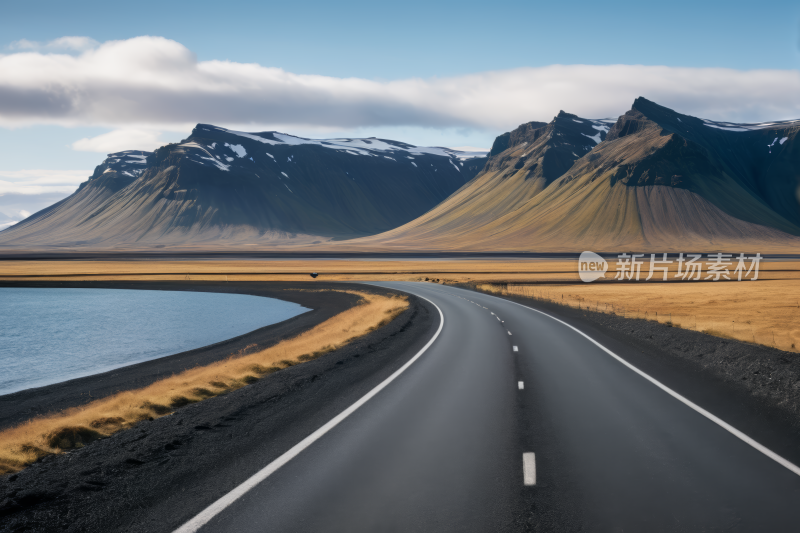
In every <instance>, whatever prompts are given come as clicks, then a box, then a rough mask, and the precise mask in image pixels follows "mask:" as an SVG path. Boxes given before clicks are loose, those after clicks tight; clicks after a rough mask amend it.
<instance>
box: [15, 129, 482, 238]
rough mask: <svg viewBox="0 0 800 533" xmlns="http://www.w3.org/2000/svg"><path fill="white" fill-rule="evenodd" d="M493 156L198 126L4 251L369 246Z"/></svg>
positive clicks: (32, 225) (123, 160) (34, 219)
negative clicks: (365, 242)
mask: <svg viewBox="0 0 800 533" xmlns="http://www.w3.org/2000/svg"><path fill="white" fill-rule="evenodd" d="M485 155H486V154H485V152H462V151H458V150H451V149H448V148H425V147H418V146H413V145H410V144H406V143H402V142H397V141H391V140H385V139H376V138H370V139H328V140H311V139H304V138H301V137H294V136H291V135H287V134H283V133H278V132H263V133H244V132H237V131H232V130H227V129H224V128H219V127H215V126H211V125H207V124H198V125H197V126H196V127H195V128H194V130H193V131H192V134H191V136H189V137H188V138H187V139H185V140H183V141H181V142H180V143H177V144H170V145H167V146H163V147H161V148H159V149H158V150H156V151H155V152H142V151H126V152H119V153H115V154H110V155H109V156H108V158H107V159H106V160H105V161H103V163H102V164H100V165H99V166H98V167H97V168H96V169H95V172H94V174H93V175H92V176H91V177H90V178H89V180H88V181H86V182H84V183H83V184H81V186H80V188H79V189H78V190H77V191H76V192H75V193H74V194H73V195H71V196H69V197H68V198H66V199H64V200H62V201H61V202H58V203H56V204H54V205H52V206H50V207H48V208H47V209H44V210H42V211H40V212H38V213H35V214H34V215H32V216H30V217H29V218H27V219H25V220H24V221H22V222H20V223H19V224H16V225H15V226H12V227H10V228H8V229H6V230H4V231H2V232H0V246H4V247H6V248H8V247H13V248H40V247H76V246H78V247H89V248H109V247H116V248H130V247H138V248H148V247H165V246H170V247H174V246H184V247H186V246H189V247H192V246H223V247H236V246H245V245H252V244H275V243H284V244H286V243H314V242H320V241H327V240H331V239H345V238H352V237H359V236H364V235H370V234H375V233H379V232H382V231H387V230H390V229H392V228H395V227H397V226H399V225H402V224H404V223H406V222H408V221H410V220H413V219H414V218H416V217H418V216H420V215H422V214H423V213H425V212H426V211H428V210H429V209H431V208H433V207H434V206H436V205H437V204H438V203H440V202H441V201H442V200H444V199H445V198H447V197H448V196H449V195H450V194H451V193H453V192H454V191H455V190H457V189H458V188H459V187H461V186H462V185H464V184H465V183H467V182H468V181H469V180H470V179H471V178H472V177H474V176H475V175H476V174H477V173H478V172H479V171H480V170H481V168H483V165H484V163H485V162H486V157H485Z"/></svg>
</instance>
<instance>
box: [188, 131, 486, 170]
mask: <svg viewBox="0 0 800 533" xmlns="http://www.w3.org/2000/svg"><path fill="white" fill-rule="evenodd" d="M212 127H213V128H215V129H217V130H219V131H223V132H227V133H230V134H232V135H237V136H239V137H244V138H246V139H251V140H254V141H258V142H261V143H264V144H269V145H290V146H298V145H306V144H307V145H314V146H321V147H323V148H329V149H332V150H343V151H347V152H349V153H353V154H354V155H356V154H357V155H368V156H375V155H378V154H377V153H375V152H378V153H380V152H406V153H407V154H414V155H435V156H441V157H448V158H456V159H459V160H462V161H464V160H467V159H473V158H476V157H485V156H486V154H487V153H488V152H487V151H461V150H453V149H451V148H443V147H438V146H431V147H425V146H414V145H411V144H406V143H403V142H398V141H388V140H385V139H377V138H374V137H371V138H368V139H306V138H303V137H295V136H294V135H288V134H286V133H278V132H268V133H264V134H262V135H269V136H270V138H268V137H262V136H261V135H256V134H253V133H246V132H242V131H235V130H228V129H225V128H220V127H217V126H212ZM203 129H205V130H207V131H212V130H210V129H209V128H207V127H204V128H203ZM381 155H382V154H381Z"/></svg>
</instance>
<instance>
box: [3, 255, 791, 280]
mask: <svg viewBox="0 0 800 533" xmlns="http://www.w3.org/2000/svg"><path fill="white" fill-rule="evenodd" d="M615 269H616V265H615V263H613V262H612V263H610V264H609V272H608V273H607V274H606V279H605V280H600V281H599V282H597V283H616V282H614V281H612V280H613V277H614V271H615ZM675 270H676V267H675V266H674V265H673V266H672V267H671V272H672V273H673V274H674V272H675ZM311 272H317V273H318V274H319V277H318V278H316V279H317V280H318V281H331V280H341V281H351V280H365V279H369V280H393V281H425V280H426V278H427V280H439V281H442V282H451V283H463V282H476V281H485V282H492V281H494V282H531V283H579V282H580V279H579V278H578V274H577V261H574V260H573V261H565V260H545V259H503V260H500V259H497V260H471V259H464V260H435V259H432V260H387V261H376V260H331V259H321V260H307V259H304V260H272V261H256V260H223V261H201V260H196V261H0V280H9V281H12V280H21V281H35V280H62V281H66V280H73V281H86V280H131V281H135V280H192V281H203V280H207V281H212V280H213V281H226V280H227V281H313V280H312V278H311V277H310V275H309V274H310V273H311ZM646 275H647V272H646V270H645V272H644V275H643V276H642V279H644V277H646ZM670 279H673V276H670ZM759 279H761V280H767V279H782V280H791V279H796V280H800V262H796V261H774V262H769V263H762V265H761V271H760V273H759Z"/></svg>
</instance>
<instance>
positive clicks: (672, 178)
mask: <svg viewBox="0 0 800 533" xmlns="http://www.w3.org/2000/svg"><path fill="white" fill-rule="evenodd" d="M560 117H561V119H563V118H570V119H572V120H578V121H580V120H583V121H586V120H587V119H581V118H580V117H574V115H569V114H567V113H564V112H562V113H561V114H559V116H558V117H556V118H554V119H553V121H551V123H549V124H548V126H547V128H550V131H549V132H548V133H547V134H546V133H545V130H544V128H538V129H536V130H535V131H537V132H538V134H539V135H542V136H545V137H547V136H548V135H549V142H551V144H553V145H558V143H559V141H562V142H563V146H562V147H561V148H562V149H561V151H560V152H559V151H556V150H555V149H553V147H552V146H551V147H542V146H539V149H541V150H542V151H543V152H544V153H543V154H539V153H538V152H536V153H534V154H533V155H532V156H531V154H526V153H524V152H525V147H524V146H523V145H517V146H514V145H513V143H511V142H510V135H509V137H508V141H509V142H508V144H507V146H508V147H507V148H506V149H505V150H503V151H502V152H500V153H494V154H493V155H491V156H490V158H489V160H488V162H487V164H486V167H485V169H484V171H483V172H481V173H479V174H478V175H477V176H476V177H475V178H473V180H472V181H471V182H470V183H469V184H467V185H465V186H463V187H462V188H461V189H459V191H457V192H456V193H454V194H453V195H452V196H451V197H450V198H448V199H447V200H445V201H444V202H443V203H442V204H440V205H439V206H437V207H436V208H435V209H433V210H431V211H430V212H428V213H426V214H425V215H423V216H422V217H420V218H419V219H416V220H414V221H412V222H409V223H408V224H405V225H404V226H401V227H399V228H396V229H394V230H391V231H389V232H386V233H384V234H380V235H375V236H371V237H366V238H361V239H357V240H354V241H351V243H350V245H351V246H352V247H353V248H354V249H356V248H360V247H373V248H376V249H378V248H379V249H381V250H400V249H412V248H413V249H417V250H450V251H453V250H472V251H482V250H495V251H499V250H505V251H553V252H556V251H576V250H582V249H592V250H596V251H615V250H620V249H622V250H633V249H635V250H637V251H643V250H652V251H685V250H686V249H687V247H690V248H693V249H710V250H717V249H726V250H727V249H734V248H736V247H737V246H746V247H757V246H770V247H774V248H776V249H781V250H787V249H797V247H798V246H800V239H798V235H800V199H798V196H797V195H796V191H797V187H798V185H800V165H799V164H800V143H797V142H796V137H797V131H798V129H800V122H798V121H786V122H781V123H765V124H761V125H757V124H751V125H735V124H733V125H732V124H730V123H714V122H711V121H705V120H702V119H697V118H694V117H690V116H688V115H682V114H680V113H676V112H675V111H672V110H670V109H668V108H665V107H663V106H659V105H658V104H655V103H654V102H650V101H649V100H646V99H644V98H638V99H637V100H636V101H635V102H634V104H633V106H632V107H631V110H630V111H628V112H627V113H625V114H624V115H622V116H620V117H619V118H618V119H617V120H616V121H615V122H614V123H613V125H612V126H611V127H609V128H608V132H607V134H606V135H605V136H604V138H603V139H602V142H599V143H598V144H597V145H596V146H594V147H592V148H591V149H590V150H584V151H580V150H578V151H574V152H572V156H571V157H570V158H567V159H566V160H565V161H564V162H563V164H562V165H561V166H560V168H557V167H553V168H556V170H555V171H554V172H553V173H552V174H551V175H549V176H545V175H544V173H540V175H539V176H537V175H535V174H531V171H532V170H533V171H534V172H536V170H537V169H536V167H535V164H536V163H537V162H543V161H544V159H543V158H544V156H546V155H547V152H550V151H551V150H552V152H551V154H552V155H554V156H555V155H557V154H559V153H561V154H563V153H564V149H563V148H564V147H570V149H571V147H573V146H575V145H576V144H578V145H579V144H580V139H581V138H577V140H578V142H577V143H576V138H575V137H570V136H569V135H567V134H566V132H562V131H557V130H558V128H559V127H560V126H562V125H563V120H562V121H561V122H559V120H560ZM602 124H608V122H603V123H602ZM726 124H727V126H726ZM598 127H599V126H598ZM525 130H528V128H525ZM554 133H555V134H556V135H554ZM584 135H585V134H584ZM545 148H546V149H545ZM556 148H557V147H556ZM730 154H734V155H730ZM526 156H527V159H526ZM576 156H580V157H576ZM537 158H538V159H537ZM573 158H574V159H573ZM534 159H535V161H534ZM551 159H552V160H553V161H558V158H557V157H551ZM570 159H572V162H571V165H570V166H569V167H568V168H566V169H565V170H564V171H563V173H561V174H560V175H557V174H559V172H561V169H564V167H566V165H567V163H569V160H570ZM522 172H525V175H521V174H520V173H522ZM554 175H557V177H555V178H554V179H552V178H553V177H554ZM509 180H510V181H513V182H514V183H515V187H513V188H512V187H509V186H508V182H509ZM537 180H538V181H537ZM509 196H513V198H514V201H509V200H508V198H509ZM487 206H490V207H487ZM481 209H483V212H484V213H485V214H486V216H483V217H481ZM476 210H477V212H478V218H477V220H476V221H474V222H473V220H471V219H472V218H473V216H474V215H473V212H474V211H476Z"/></svg>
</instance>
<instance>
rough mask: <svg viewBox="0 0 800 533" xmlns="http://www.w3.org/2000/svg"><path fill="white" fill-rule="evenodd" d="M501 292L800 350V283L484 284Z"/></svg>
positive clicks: (483, 286)
mask: <svg viewBox="0 0 800 533" xmlns="http://www.w3.org/2000/svg"><path fill="white" fill-rule="evenodd" d="M478 288H479V289H481V290H485V291H487V292H492V293H496V294H514V295H520V296H527V297H532V298H539V299H543V300H547V301H552V302H556V303H559V304H563V305H568V306H570V307H575V308H581V309H590V310H593V311H600V312H604V313H613V314H616V315H619V316H625V317H630V318H644V319H647V320H656V321H658V322H661V323H671V324H672V325H674V326H677V327H681V328H684V329H691V330H695V331H702V332H705V333H709V334H711V335H716V336H719V337H726V338H731V339H738V340H740V341H745V342H752V343H757V344H763V345H766V346H774V347H776V348H780V349H781V350H786V351H794V352H797V351H800V281H798V280H781V281H778V280H772V281H755V282H750V281H741V282H738V281H734V282H710V281H709V282H697V283H694V282H692V283H624V284H617V283H602V284H595V283H592V284H580V285H557V284H553V285H550V284H546V285H545V284H542V285H538V284H537V285H519V284H509V285H507V286H504V285H495V284H480V285H478Z"/></svg>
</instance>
